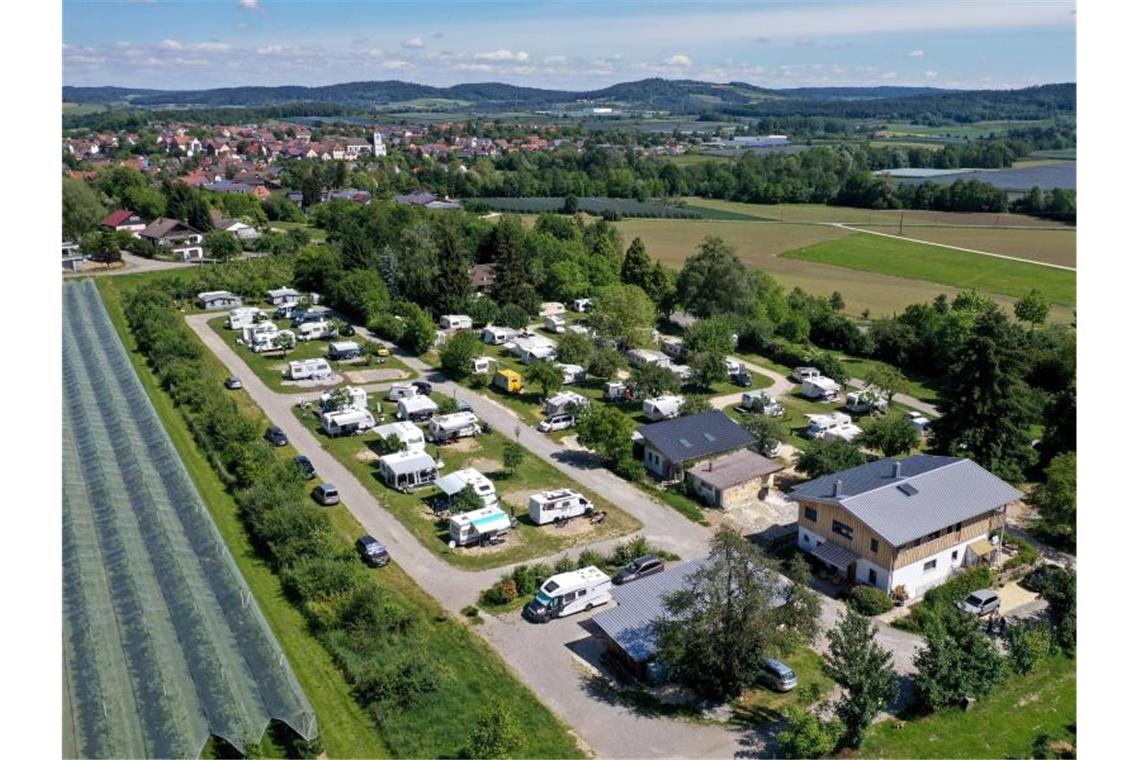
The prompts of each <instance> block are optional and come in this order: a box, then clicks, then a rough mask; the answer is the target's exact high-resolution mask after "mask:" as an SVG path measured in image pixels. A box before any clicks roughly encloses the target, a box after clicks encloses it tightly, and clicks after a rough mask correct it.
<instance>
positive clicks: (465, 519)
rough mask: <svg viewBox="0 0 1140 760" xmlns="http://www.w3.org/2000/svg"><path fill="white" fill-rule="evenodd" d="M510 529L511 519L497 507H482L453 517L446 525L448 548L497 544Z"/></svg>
mask: <svg viewBox="0 0 1140 760" xmlns="http://www.w3.org/2000/svg"><path fill="white" fill-rule="evenodd" d="M510 529H511V518H510V517H509V516H508V515H507V513H506V512H504V511H503V510H501V509H499V508H498V507H483V508H482V509H476V510H474V511H472V512H464V513H463V514H460V515H455V516H454V517H452V518H451V519H450V520H449V521H448V523H447V530H448V533H449V535H450V536H451V540H450V541H449V542H448V546H452V547H455V546H470V545H471V544H478V545H479V546H485V545H487V544H492V543H498V542H499V541H501V540H502V539H503V537H504V536H505V535H506V534H507V532H508V531H510Z"/></svg>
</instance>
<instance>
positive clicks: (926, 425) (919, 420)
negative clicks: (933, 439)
mask: <svg viewBox="0 0 1140 760" xmlns="http://www.w3.org/2000/svg"><path fill="white" fill-rule="evenodd" d="M906 417H907V420H909V421H910V424H911V425H912V426H913V427H914V429H915V430H917V431H918V432H919V434H920V435H928V434H929V433H930V420H929V419H928V418H926V417H924V416H923V415H922V412H913V411H912V412H907V413H906Z"/></svg>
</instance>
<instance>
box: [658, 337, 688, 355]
mask: <svg viewBox="0 0 1140 760" xmlns="http://www.w3.org/2000/svg"><path fill="white" fill-rule="evenodd" d="M661 351H662V352H663V353H665V354H666V355H668V356H669V357H670V358H673V359H680V358H681V356H682V354H684V353H685V341H684V340H682V339H681V338H678V337H677V336H676V335H662V336H661Z"/></svg>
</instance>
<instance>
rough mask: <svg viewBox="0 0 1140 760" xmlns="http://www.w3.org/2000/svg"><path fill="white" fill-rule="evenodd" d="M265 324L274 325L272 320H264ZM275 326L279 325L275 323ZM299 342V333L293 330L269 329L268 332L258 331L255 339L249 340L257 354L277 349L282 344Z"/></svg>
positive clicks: (251, 349) (251, 348) (250, 345)
mask: <svg viewBox="0 0 1140 760" xmlns="http://www.w3.org/2000/svg"><path fill="white" fill-rule="evenodd" d="M261 324H264V325H273V323H272V322H262V323H261ZM273 327H274V328H276V327H277V325H273ZM296 342H297V335H296V334H295V333H294V332H293V331H292V330H277V329H273V330H268V331H266V332H262V333H258V334H257V335H255V336H254V338H253V340H251V341H250V342H249V344H248V345H249V350H250V351H253V352H254V353H255V354H260V353H263V352H265V351H276V350H278V348H280V347H282V346H288V345H290V344H293V343H296Z"/></svg>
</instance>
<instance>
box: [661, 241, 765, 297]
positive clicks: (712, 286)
mask: <svg viewBox="0 0 1140 760" xmlns="http://www.w3.org/2000/svg"><path fill="white" fill-rule="evenodd" d="M677 300H678V301H679V302H680V303H681V304H682V305H683V306H684V307H685V308H686V309H687V310H688V311H689V312H691V313H692V314H695V315H696V316H698V317H708V316H711V315H713V314H738V315H741V316H744V315H746V314H748V313H750V312H751V311H752V307H753V306H754V304H755V303H756V294H755V292H754V291H753V289H752V287H751V286H750V284H749V279H748V269H747V267H745V266H744V263H743V262H742V261H741V260H740V257H739V256H737V255H736V249H735V248H733V247H732V246H730V245H729V244H727V243H726V242H724V240H722V239H721V238H719V237H715V236H711V235H710V236H709V237H706V238H705V239H704V240H703V241H701V244H700V245H699V246H698V247H697V252H696V253H695V254H694V255H692V256H690V257H689V258H688V259H686V260H685V265H684V266H683V267H682V268H681V273H680V274H679V275H678V276H677Z"/></svg>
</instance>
